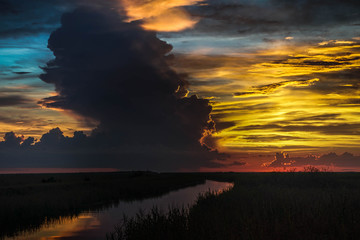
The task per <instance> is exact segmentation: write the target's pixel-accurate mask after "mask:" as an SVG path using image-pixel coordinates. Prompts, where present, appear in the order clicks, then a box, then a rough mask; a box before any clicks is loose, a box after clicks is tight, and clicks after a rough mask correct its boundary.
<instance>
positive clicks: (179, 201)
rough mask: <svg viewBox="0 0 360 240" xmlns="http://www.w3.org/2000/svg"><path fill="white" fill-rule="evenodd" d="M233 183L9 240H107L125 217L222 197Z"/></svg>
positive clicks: (126, 205) (209, 184)
mask: <svg viewBox="0 0 360 240" xmlns="http://www.w3.org/2000/svg"><path fill="white" fill-rule="evenodd" d="M232 186H233V184H232V183H224V182H216V181H209V180H207V181H206V182H205V184H201V185H197V186H194V187H189V188H184V189H181V190H178V191H173V192H170V193H168V194H166V195H164V196H162V197H158V198H150V199H146V200H142V201H133V202H119V204H118V205H116V206H113V207H111V208H108V209H104V210H100V211H89V212H83V213H81V214H80V215H79V216H78V217H73V218H70V217H69V218H60V219H59V221H57V222H56V223H49V224H46V225H45V226H42V227H41V228H40V230H38V231H36V232H34V233H26V234H23V235H21V236H17V237H15V238H6V239H7V240H9V239H13V240H39V239H40V240H48V239H67V240H70V239H74V240H75V239H77V240H82V239H90V240H95V239H96V240H98V239H105V236H106V233H108V232H111V231H113V230H114V225H115V224H117V223H119V220H120V219H121V218H122V216H123V215H124V214H125V215H127V216H134V215H135V214H136V213H138V212H139V210H140V209H141V210H144V211H147V210H149V209H151V208H152V207H153V206H157V207H158V208H159V209H161V210H163V211H166V210H167V209H168V207H169V206H171V207H181V206H189V205H192V204H194V203H195V201H196V199H197V197H198V195H199V194H201V193H205V192H206V191H209V190H211V191H214V192H217V193H221V192H222V191H224V190H225V189H228V188H231V187H232Z"/></svg>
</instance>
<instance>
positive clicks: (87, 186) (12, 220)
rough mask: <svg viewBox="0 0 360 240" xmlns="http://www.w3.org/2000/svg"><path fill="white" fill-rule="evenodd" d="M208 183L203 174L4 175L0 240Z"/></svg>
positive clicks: (0, 191)
mask: <svg viewBox="0 0 360 240" xmlns="http://www.w3.org/2000/svg"><path fill="white" fill-rule="evenodd" d="M204 182H205V176H204V175H202V174H187V173H162V174H158V173H152V172H119V173H77V174H16V175H0V239H1V238H3V237H4V236H14V235H16V234H17V233H19V232H21V231H28V230H36V229H37V228H39V227H40V226H41V225H42V224H44V223H46V222H51V221H56V220H57V219H58V218H59V217H63V216H76V215H78V214H79V213H81V212H82V211H85V210H97V209H101V208H106V207H109V206H111V205H112V204H117V203H118V202H119V201H120V200H125V201H126V200H128V201H131V200H138V199H144V198H149V197H156V196H161V195H163V194H165V193H167V192H169V191H171V190H176V189H180V188H184V187H189V186H194V185H197V184H200V183H204Z"/></svg>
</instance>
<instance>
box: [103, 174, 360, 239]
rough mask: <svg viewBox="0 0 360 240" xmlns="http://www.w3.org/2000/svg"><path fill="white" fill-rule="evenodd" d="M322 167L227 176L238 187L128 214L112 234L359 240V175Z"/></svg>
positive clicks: (115, 236) (122, 236)
mask: <svg viewBox="0 0 360 240" xmlns="http://www.w3.org/2000/svg"><path fill="white" fill-rule="evenodd" d="M318 170H319V169H315V168H306V169H304V171H305V172H286V173H279V172H274V173H239V174H231V175H226V174H225V175H222V176H227V177H230V178H232V180H234V181H235V185H234V188H233V189H231V190H228V191H226V192H224V193H222V194H220V195H215V194H212V193H207V194H205V195H203V196H201V197H199V199H198V201H197V204H195V205H194V206H192V207H191V208H190V209H176V208H175V209H172V210H171V211H170V212H169V213H164V212H161V211H159V210H157V209H153V210H152V211H151V212H150V213H148V214H141V213H140V214H138V215H137V216H136V217H134V218H130V219H128V218H125V219H124V220H123V221H122V222H121V223H120V224H119V225H118V226H116V228H115V230H114V232H112V233H109V234H108V236H107V238H108V239H111V240H143V239H144V240H145V239H146V240H152V239H157V240H160V239H167V240H184V239H186V240H240V239H246V240H248V239H253V240H257V239H258V240H260V239H261V240H264V239H271V240H272V239H274V240H289V239H291V240H294V239H295V240H304V239H306V240H312V239H313V240H320V239H326V240H332V239H333V240H339V239H360V174H359V173H333V172H321V171H318ZM220 176H221V175H220V174H218V175H217V176H216V175H215V176H214V175H213V177H215V178H216V177H220Z"/></svg>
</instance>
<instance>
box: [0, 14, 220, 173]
mask: <svg viewBox="0 0 360 240" xmlns="http://www.w3.org/2000/svg"><path fill="white" fill-rule="evenodd" d="M123 20H124V19H123V18H122V17H121V16H119V15H118V13H117V12H115V11H113V10H109V9H107V8H101V9H99V8H79V9H76V10H75V11H73V12H71V13H66V14H64V15H63V17H62V20H61V27H60V28H58V29H57V30H56V31H54V32H53V33H52V34H51V36H50V38H49V42H48V47H49V48H50V50H51V51H52V52H53V54H54V56H55V59H54V60H51V61H50V62H48V63H47V65H46V67H44V72H45V73H44V74H42V75H41V76H40V78H41V79H42V80H43V81H44V82H46V83H50V84H54V86H55V90H56V92H57V94H58V95H57V96H54V97H49V98H46V99H43V100H42V101H41V102H40V103H41V104H42V105H43V106H45V107H51V108H59V109H65V110H70V111H72V112H73V113H75V114H78V115H81V116H82V117H85V118H88V119H91V120H95V121H97V122H99V125H98V127H97V128H96V129H94V131H93V132H92V134H91V136H88V137H87V136H85V135H84V134H82V133H80V132H75V133H74V136H73V137H65V136H64V135H63V133H62V131H61V130H60V129H58V128H56V129H52V130H51V131H49V132H48V133H46V134H44V135H43V136H42V138H41V139H40V141H39V142H37V143H36V144H35V145H34V146H33V147H29V148H28V149H26V151H28V154H29V155H32V154H35V155H36V157H37V158H36V159H37V160H36V161H34V165H37V166H43V165H44V164H45V162H44V159H49V158H51V159H52V161H51V162H46V164H45V165H46V166H47V165H49V166H54V167H59V166H65V165H66V166H68V167H89V166H93V167H117V168H125V169H129V168H132V169H154V170H177V169H196V168H199V167H201V166H217V165H218V164H216V163H214V162H212V160H215V159H217V158H220V157H221V155H220V154H218V153H217V152H216V151H210V149H209V148H208V147H206V146H202V145H201V144H200V142H199V141H200V140H201V138H202V137H203V136H206V135H209V134H210V133H211V132H212V131H213V130H214V129H215V128H214V122H213V121H212V120H211V118H210V112H211V109H212V108H211V106H210V105H209V101H208V100H206V99H200V98H198V97H196V96H191V97H185V95H186V94H187V90H186V87H187V86H188V82H187V81H186V80H185V79H184V77H183V76H182V75H179V74H177V73H176V72H175V71H174V70H173V69H172V68H171V67H170V66H169V65H168V63H167V58H168V54H169V52H170V51H171V49H172V46H171V45H169V44H167V43H166V42H164V41H161V40H160V39H158V38H157V37H156V33H155V32H148V31H145V30H143V29H142V28H141V27H140V26H139V25H138V23H125V22H123ZM28 145H29V144H28ZM20 146H21V145H20ZM24 151H25V150H24ZM3 153H5V154H8V153H7V152H6V151H4V152H3ZM21 154H22V153H19V154H18V155H13V156H9V155H7V157H10V158H11V157H12V158H16V159H17V161H15V163H14V164H13V165H14V166H15V165H17V164H20V165H21V163H24V162H23V161H24V160H23V159H22V158H20V157H19V156H20V155H21ZM33 159H35V158H33ZM7 164H9V162H7ZM51 164H53V165H51ZM10 165H11V164H10ZM75 165H76V166H75Z"/></svg>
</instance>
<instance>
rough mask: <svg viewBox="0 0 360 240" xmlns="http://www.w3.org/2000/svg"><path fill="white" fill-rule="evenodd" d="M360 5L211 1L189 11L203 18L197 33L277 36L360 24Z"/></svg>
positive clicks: (308, 0)
mask: <svg viewBox="0 0 360 240" xmlns="http://www.w3.org/2000/svg"><path fill="white" fill-rule="evenodd" d="M359 9H360V3H359V1H356V0H351V1H341V0H330V1H329V0H319V1H312V0H295V1H286V0H265V1H232V0H209V1H207V4H206V5H205V4H199V5H197V6H191V7H188V10H189V11H190V13H191V14H193V15H194V16H197V17H201V20H200V22H199V23H198V24H197V26H196V30H198V31H206V32H214V33H215V32H216V33H217V34H218V32H219V31H221V32H227V33H235V34H236V33H258V32H262V33H264V32H265V33H266V32H267V33H274V32H279V31H298V30H303V29H304V28H306V29H311V28H313V29H317V30H318V28H319V27H321V26H333V25H335V24H348V25H352V24H354V23H358V22H360V14H359Z"/></svg>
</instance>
